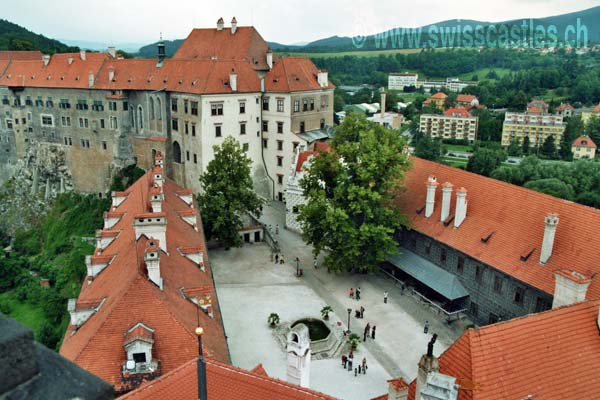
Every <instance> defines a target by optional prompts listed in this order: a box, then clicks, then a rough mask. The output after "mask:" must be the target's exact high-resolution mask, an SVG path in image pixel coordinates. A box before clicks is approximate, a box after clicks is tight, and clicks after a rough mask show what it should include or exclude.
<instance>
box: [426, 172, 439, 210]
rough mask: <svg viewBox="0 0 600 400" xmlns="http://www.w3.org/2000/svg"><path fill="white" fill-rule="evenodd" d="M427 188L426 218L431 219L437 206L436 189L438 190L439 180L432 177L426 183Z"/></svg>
mask: <svg viewBox="0 0 600 400" xmlns="http://www.w3.org/2000/svg"><path fill="white" fill-rule="evenodd" d="M425 185H426V186H427V199H426V200H425V218H429V217H431V215H432V214H433V210H434V206H435V189H436V188H437V185H438V183H437V178H436V177H435V176H433V175H430V176H429V178H427V182H425Z"/></svg>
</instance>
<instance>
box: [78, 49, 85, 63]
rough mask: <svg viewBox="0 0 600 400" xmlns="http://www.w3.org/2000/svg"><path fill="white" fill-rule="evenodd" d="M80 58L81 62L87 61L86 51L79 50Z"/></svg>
mask: <svg viewBox="0 0 600 400" xmlns="http://www.w3.org/2000/svg"><path fill="white" fill-rule="evenodd" d="M79 58H81V61H85V50H79Z"/></svg>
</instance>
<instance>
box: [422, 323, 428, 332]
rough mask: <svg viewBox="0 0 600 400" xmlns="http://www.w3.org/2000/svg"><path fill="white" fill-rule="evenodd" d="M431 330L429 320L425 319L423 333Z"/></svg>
mask: <svg viewBox="0 0 600 400" xmlns="http://www.w3.org/2000/svg"><path fill="white" fill-rule="evenodd" d="M427 332H429V321H425V326H424V327H423V333H427Z"/></svg>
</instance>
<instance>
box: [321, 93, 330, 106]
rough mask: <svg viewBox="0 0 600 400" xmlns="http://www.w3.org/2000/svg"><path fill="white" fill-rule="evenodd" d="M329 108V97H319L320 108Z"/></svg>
mask: <svg viewBox="0 0 600 400" xmlns="http://www.w3.org/2000/svg"><path fill="white" fill-rule="evenodd" d="M328 106H329V96H321V108H322V109H326V108H327V107H328Z"/></svg>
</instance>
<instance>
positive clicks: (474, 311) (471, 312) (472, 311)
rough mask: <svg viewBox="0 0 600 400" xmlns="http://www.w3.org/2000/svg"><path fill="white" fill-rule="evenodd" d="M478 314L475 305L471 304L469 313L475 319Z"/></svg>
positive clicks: (477, 307) (477, 308)
mask: <svg viewBox="0 0 600 400" xmlns="http://www.w3.org/2000/svg"><path fill="white" fill-rule="evenodd" d="M478 312H479V306H478V305H477V303H473V302H471V305H470V306H469V313H470V314H471V315H472V316H473V317H474V318H477V314H478Z"/></svg>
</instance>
